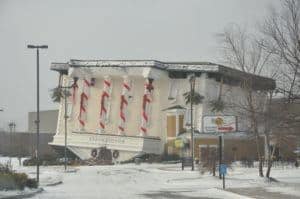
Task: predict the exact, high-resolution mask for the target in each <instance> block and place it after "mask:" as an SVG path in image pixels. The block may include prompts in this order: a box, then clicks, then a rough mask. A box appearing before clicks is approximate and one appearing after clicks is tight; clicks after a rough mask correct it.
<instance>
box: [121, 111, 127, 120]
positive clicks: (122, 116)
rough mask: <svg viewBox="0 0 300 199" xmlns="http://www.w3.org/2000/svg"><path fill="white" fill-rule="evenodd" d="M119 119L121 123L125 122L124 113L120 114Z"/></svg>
mask: <svg viewBox="0 0 300 199" xmlns="http://www.w3.org/2000/svg"><path fill="white" fill-rule="evenodd" d="M120 117H121V119H122V120H123V122H125V121H126V118H125V115H124V113H123V112H120Z"/></svg>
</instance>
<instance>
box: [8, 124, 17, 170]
mask: <svg viewBox="0 0 300 199" xmlns="http://www.w3.org/2000/svg"><path fill="white" fill-rule="evenodd" d="M8 127H9V149H10V155H9V164H10V165H11V156H12V155H13V147H12V133H13V132H15V130H16V123H14V122H10V123H8Z"/></svg>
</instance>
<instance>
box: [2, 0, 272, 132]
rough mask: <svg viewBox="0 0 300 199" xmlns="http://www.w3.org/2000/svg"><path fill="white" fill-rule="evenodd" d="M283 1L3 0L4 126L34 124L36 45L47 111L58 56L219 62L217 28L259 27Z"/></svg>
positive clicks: (61, 59) (19, 127) (50, 105)
mask: <svg viewBox="0 0 300 199" xmlns="http://www.w3.org/2000/svg"><path fill="white" fill-rule="evenodd" d="M276 2H277V3H278V1H277V0H276V1H275V0H247V1H246V0H109V1H104V0H101V1H100V0H97V1H96V0H95V1H89V0H82V1H75V0H72V1H71V0H70V1H63V0H44V1H40V0H0V58H1V62H0V69H1V84H0V92H1V97H0V108H1V107H3V108H4V109H5V111H4V112H0V128H7V123H8V122H9V121H15V122H16V124H17V130H26V129H27V114H28V112H29V111H34V110H35V107H36V106H35V104H36V89H35V88H36V82H35V74H36V73H35V72H36V71H35V69H36V68H35V60H36V57H35V51H33V50H29V49H26V45H27V44H48V45H49V49H48V50H42V51H41V52H40V60H41V61H40V67H41V81H40V83H41V87H40V90H41V105H40V107H41V110H47V109H56V108H58V105H57V104H53V103H52V102H51V99H50V95H49V90H50V89H51V88H53V87H55V86H56V85H57V74H56V73H55V72H53V71H50V70H49V66H50V63H51V62H65V61H68V60H69V59H71V58H75V59H156V60H161V61H211V62H218V60H219V55H218V53H217V47H218V44H217V42H216V39H215V34H216V33H218V32H221V31H222V30H223V28H224V26H226V25H227V24H229V23H237V24H247V26H248V27H252V26H253V24H255V23H256V22H257V21H258V20H259V19H260V18H261V17H263V16H264V15H265V14H266V12H267V9H268V7H269V6H270V4H271V3H276Z"/></svg>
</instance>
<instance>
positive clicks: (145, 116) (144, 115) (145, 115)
mask: <svg viewBox="0 0 300 199" xmlns="http://www.w3.org/2000/svg"><path fill="white" fill-rule="evenodd" d="M142 115H143V118H144V120H146V122H148V116H147V114H146V113H145V112H144V111H143V114H142Z"/></svg>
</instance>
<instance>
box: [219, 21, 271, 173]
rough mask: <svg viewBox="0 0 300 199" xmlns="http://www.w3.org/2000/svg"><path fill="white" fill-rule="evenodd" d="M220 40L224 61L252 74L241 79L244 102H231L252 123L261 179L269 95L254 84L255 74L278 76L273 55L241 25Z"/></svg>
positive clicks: (233, 28)
mask: <svg viewBox="0 0 300 199" xmlns="http://www.w3.org/2000/svg"><path fill="white" fill-rule="evenodd" d="M219 38H221V41H222V44H223V45H222V46H223V55H224V59H225V62H226V63H227V64H228V65H230V66H232V67H235V68H237V69H239V70H241V71H243V72H245V73H250V74H252V75H244V76H243V77H241V78H242V81H241V85H240V86H241V87H242V88H243V91H244V95H243V96H241V99H239V100H236V99H235V100H234V101H233V102H230V107H232V108H233V109H236V110H237V112H240V114H239V115H244V117H246V119H247V120H248V121H249V131H250V132H251V133H253V136H254V137H255V141H256V150H257V156H258V160H259V176H261V177H263V176H264V174H263V150H262V148H261V147H260V140H261V139H260V137H261V132H259V128H260V121H261V115H262V113H263V112H264V110H265V108H264V106H265V104H266V97H267V96H268V95H267V93H266V89H265V88H261V89H258V88H255V87H254V84H255V76H256V75H265V76H266V75H267V76H269V77H272V76H274V75H275V74H276V72H275V70H271V68H270V65H269V64H268V63H269V59H270V56H271V55H272V54H271V53H270V52H266V51H264V50H263V45H262V42H263V41H262V40H259V39H257V38H255V37H254V36H253V35H251V34H249V33H248V32H247V31H246V30H243V29H241V28H240V27H239V26H238V25H231V26H229V27H227V28H226V29H225V30H224V32H223V33H222V34H219ZM271 71H272V72H271ZM227 106H228V105H227Z"/></svg>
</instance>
